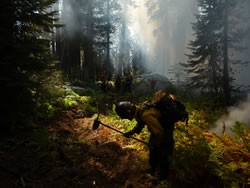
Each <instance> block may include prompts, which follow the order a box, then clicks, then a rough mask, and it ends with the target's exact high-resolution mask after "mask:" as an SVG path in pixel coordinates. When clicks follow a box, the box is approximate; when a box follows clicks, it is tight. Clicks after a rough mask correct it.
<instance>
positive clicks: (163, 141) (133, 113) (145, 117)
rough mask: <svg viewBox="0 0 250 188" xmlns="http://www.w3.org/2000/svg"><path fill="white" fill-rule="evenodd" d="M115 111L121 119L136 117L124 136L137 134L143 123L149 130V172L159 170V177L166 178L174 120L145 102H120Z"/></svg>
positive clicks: (171, 147) (171, 151)
mask: <svg viewBox="0 0 250 188" xmlns="http://www.w3.org/2000/svg"><path fill="white" fill-rule="evenodd" d="M115 110H116V113H117V114H118V115H119V116H120V117H121V118H122V119H129V120H132V119H134V118H135V119H136V121H137V125H136V126H135V127H134V128H133V129H132V130H130V131H129V132H127V133H125V134H124V136H126V137H131V136H132V135H133V134H135V133H137V134H139V133H140V132H141V131H142V129H143V128H144V126H145V125H147V126H148V130H149V132H150V140H149V164H150V173H151V174H152V175H154V174H155V172H156V171H157V170H159V176H160V177H159V178H160V179H166V178H167V176H168V169H169V165H170V160H171V156H172V153H173V145H174V139H173V130H174V124H175V120H172V119H171V117H167V116H166V114H164V115H163V113H161V111H160V110H158V109H157V108H155V107H154V106H151V105H147V104H146V103H145V104H144V105H141V106H137V105H134V104H132V103H130V102H120V103H118V104H117V105H116V109H115Z"/></svg>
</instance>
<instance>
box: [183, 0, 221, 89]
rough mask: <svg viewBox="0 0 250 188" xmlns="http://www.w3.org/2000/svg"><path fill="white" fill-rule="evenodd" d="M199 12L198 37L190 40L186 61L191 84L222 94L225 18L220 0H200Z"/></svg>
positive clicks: (195, 26) (194, 27)
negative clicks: (219, 90)
mask: <svg viewBox="0 0 250 188" xmlns="http://www.w3.org/2000/svg"><path fill="white" fill-rule="evenodd" d="M198 7H199V10H200V11H199V13H198V14H197V15H195V16H196V22H195V23H193V30H194V36H195V39H194V40H193V41H191V42H190V44H189V49H190V50H191V54H188V55H187V56H188V58H189V60H188V62H187V63H186V64H183V65H184V66H185V67H186V71H187V73H189V75H190V79H189V85H190V86H192V87H195V88H199V89H201V90H208V91H213V93H215V94H218V89H219V87H220V86H221V84H220V83H219V82H220V80H221V77H222V75H221V67H220V64H219V62H220V59H221V58H222V54H221V53H220V51H221V50H220V48H221V44H220V33H219V32H218V31H220V29H221V24H222V20H221V19H218V18H220V17H221V15H220V14H221V7H220V6H219V4H218V0H211V1H206V0H199V4H198Z"/></svg>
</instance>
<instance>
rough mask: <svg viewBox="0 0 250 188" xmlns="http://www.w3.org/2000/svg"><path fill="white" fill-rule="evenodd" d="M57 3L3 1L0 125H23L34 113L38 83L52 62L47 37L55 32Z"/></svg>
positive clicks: (48, 0) (0, 10) (52, 0)
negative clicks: (55, 5)
mask: <svg viewBox="0 0 250 188" xmlns="http://www.w3.org/2000/svg"><path fill="white" fill-rule="evenodd" d="M53 3H55V0H42V1H41V0H38V1H33V0H11V1H10V0H2V1H1V7H0V19H1V23H2V24H1V35H0V50H1V52H2V55H1V56H0V66H1V67H0V71H1V72H0V85H1V92H2V94H3V95H4V96H3V97H2V100H3V103H2V105H1V112H0V114H1V116H2V117H3V118H1V121H2V122H3V123H0V124H1V125H12V124H15V123H17V122H24V121H25V120H26V117H27V116H33V115H34V113H35V110H34V108H35V97H34V96H35V92H36V88H37V87H38V86H39V84H40V81H39V80H38V79H37V78H38V75H39V73H40V72H41V71H43V70H44V69H45V68H46V66H47V64H48V62H50V61H51V50H50V41H49V40H47V39H46V33H49V32H51V29H52V28H53V21H54V14H55V12H48V8H50V7H51V6H52V4H53Z"/></svg>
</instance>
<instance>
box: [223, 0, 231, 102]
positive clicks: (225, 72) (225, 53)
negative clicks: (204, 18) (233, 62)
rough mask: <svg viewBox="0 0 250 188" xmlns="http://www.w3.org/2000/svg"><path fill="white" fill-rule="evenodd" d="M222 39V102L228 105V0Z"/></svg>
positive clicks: (226, 0) (226, 1)
mask: <svg viewBox="0 0 250 188" xmlns="http://www.w3.org/2000/svg"><path fill="white" fill-rule="evenodd" d="M223 35H224V41H223V57H224V60H223V87H224V100H225V101H224V102H225V105H226V106H227V105H229V101H230V89H229V73H228V0H225V15H224V33H223Z"/></svg>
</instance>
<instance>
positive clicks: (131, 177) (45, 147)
mask: <svg viewBox="0 0 250 188" xmlns="http://www.w3.org/2000/svg"><path fill="white" fill-rule="evenodd" d="M92 125H93V120H92V119H91V118H89V117H86V114H84V113H83V112H79V111H77V110H75V111H74V110H73V111H68V112H63V113H62V114H60V116H59V117H58V118H57V120H55V121H53V122H52V123H48V124H46V125H43V127H44V128H43V129H41V126H39V127H35V128H34V129H33V130H32V131H31V132H30V131H23V130H22V131H21V132H20V131H19V132H18V134H16V133H15V134H13V135H11V136H9V135H8V136H1V138H0V187H1V188H9V187H10V188H12V187H35V188H48V187H59V188H61V187H62V188H63V187H69V188H72V187H84V188H88V187H98V188H99V187H109V188H113V187H114V188H115V187H117V188H118V187H126V188H133V187H134V188H140V187H161V185H160V182H159V181H157V179H156V178H154V177H152V176H151V175H149V174H147V173H146V170H147V169H148V163H147V159H144V160H141V156H140V155H141V154H140V152H138V151H137V150H135V149H133V148H129V147H128V146H129V140H128V139H124V138H123V137H122V136H121V135H119V134H117V135H115V136H114V132H112V131H111V130H110V129H107V128H105V127H102V126H100V127H99V128H98V129H97V130H95V131H94V130H93V128H92ZM138 144H140V143H138ZM145 150H147V148H146V146H145Z"/></svg>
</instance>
